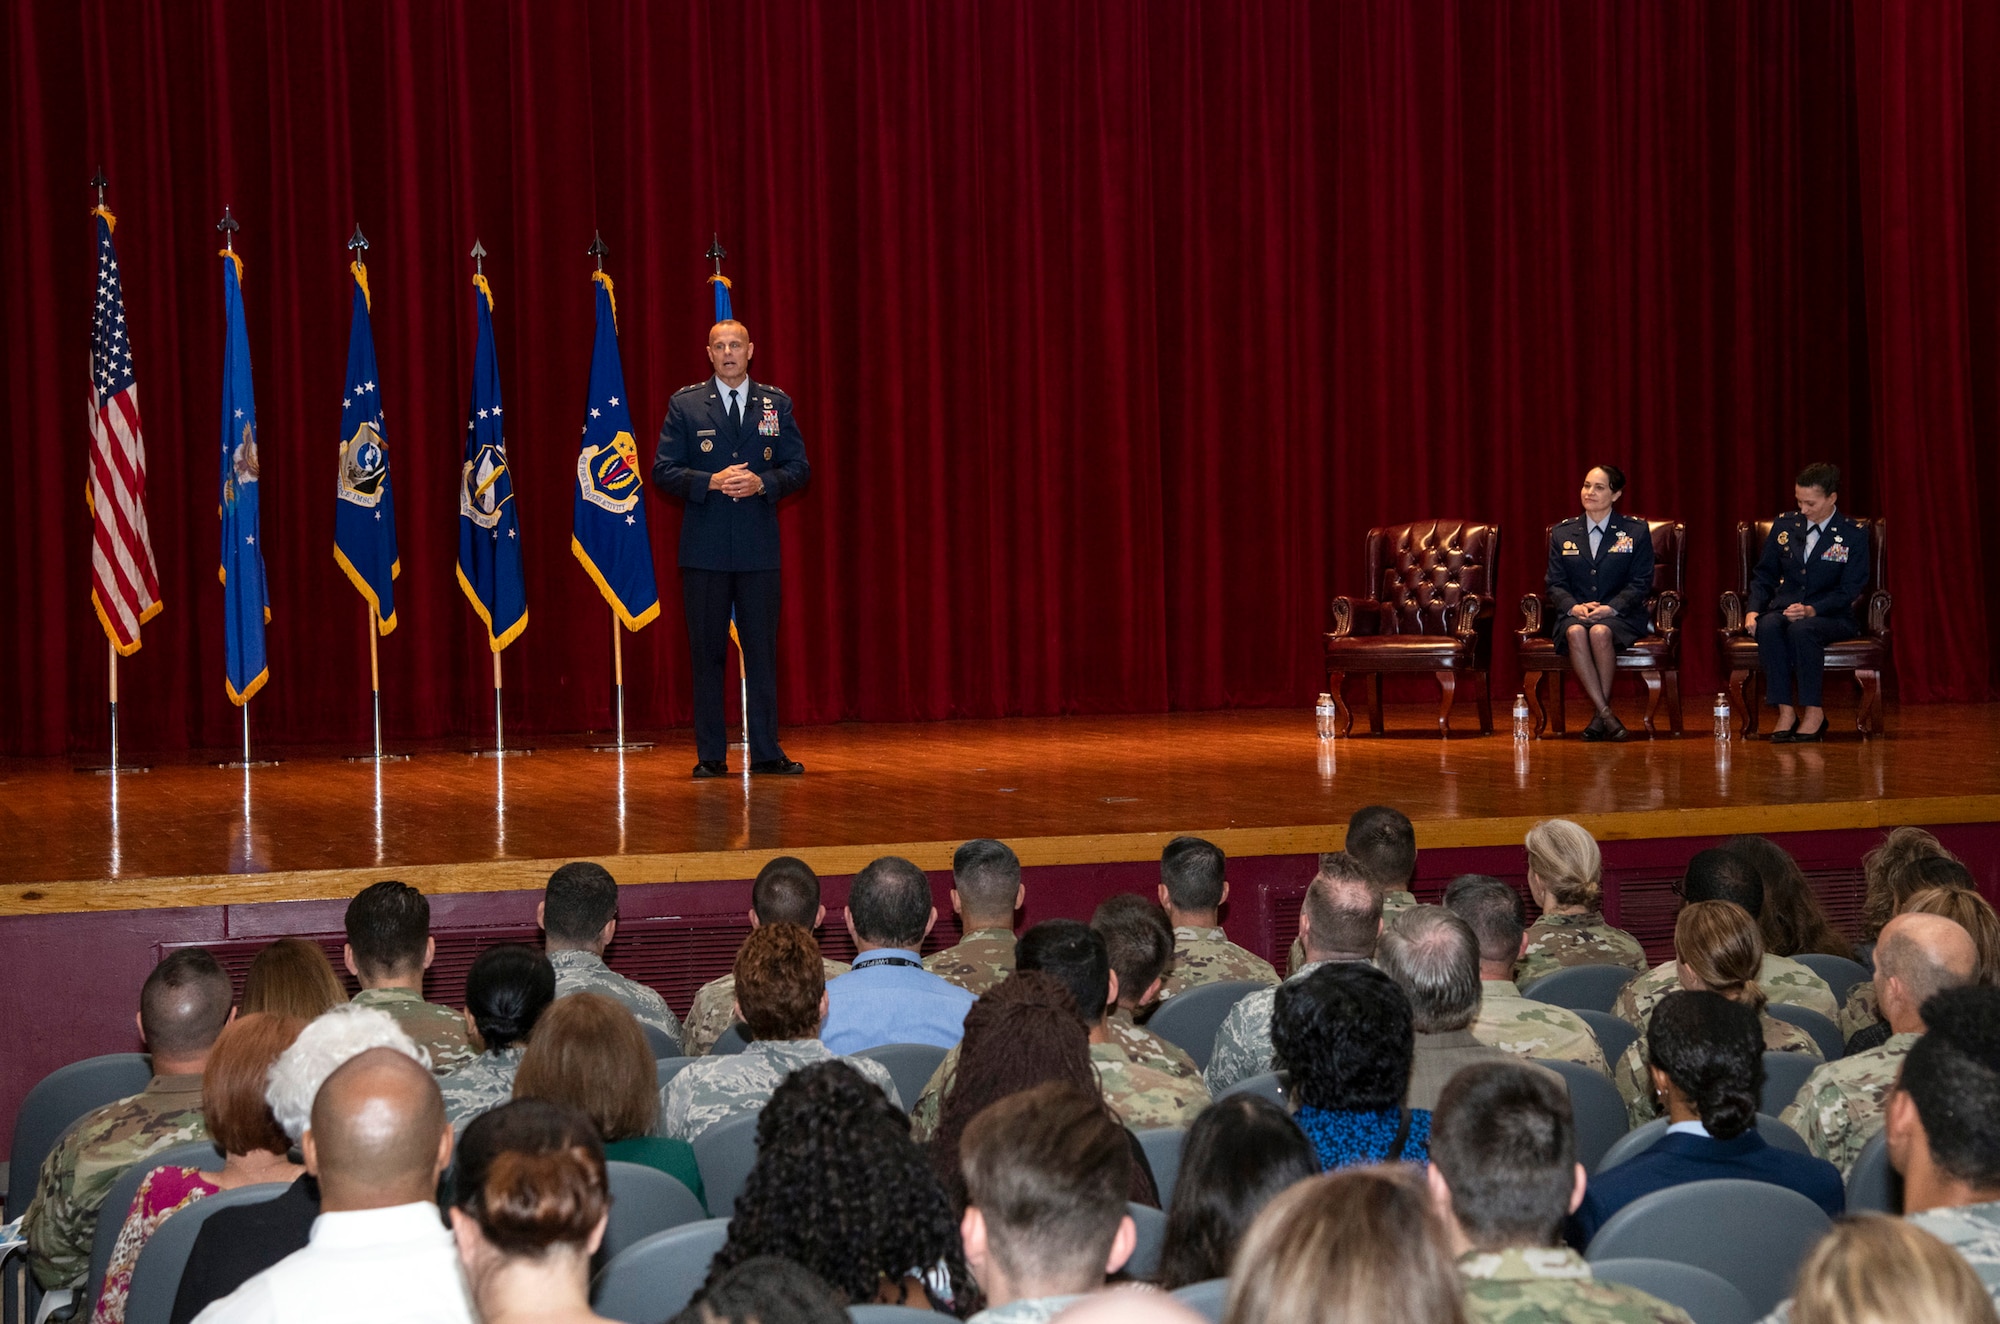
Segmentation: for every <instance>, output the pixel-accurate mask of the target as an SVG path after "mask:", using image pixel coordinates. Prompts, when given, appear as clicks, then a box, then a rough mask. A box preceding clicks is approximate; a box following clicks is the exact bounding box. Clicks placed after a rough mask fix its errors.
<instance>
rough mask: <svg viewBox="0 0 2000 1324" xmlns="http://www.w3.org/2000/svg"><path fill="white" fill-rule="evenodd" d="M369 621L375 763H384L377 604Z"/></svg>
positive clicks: (370, 611) (370, 608) (366, 626)
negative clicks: (377, 647) (376, 638)
mask: <svg viewBox="0 0 2000 1324" xmlns="http://www.w3.org/2000/svg"><path fill="white" fill-rule="evenodd" d="M367 606H368V620H367V621H366V622H365V623H364V624H363V625H362V627H361V628H362V629H363V630H365V631H366V632H367V634H368V699H369V706H370V707H371V708H372V709H373V710H374V717H375V761H376V762H377V763H380V762H381V761H382V660H381V657H380V656H379V654H378V653H377V651H376V647H375V635H376V634H377V632H378V631H379V630H380V629H381V626H380V625H379V624H377V622H378V621H379V620H380V616H379V615H378V613H377V612H376V610H375V604H374V603H372V602H371V603H369V604H367Z"/></svg>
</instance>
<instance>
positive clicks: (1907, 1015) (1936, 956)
mask: <svg viewBox="0 0 2000 1324" xmlns="http://www.w3.org/2000/svg"><path fill="white" fill-rule="evenodd" d="M1978 971H1979V948H1978V946H1977V945H1976V944H1974V942H1973V941H1972V935H1971V934H1969V933H1967V932H1966V931H1965V928H1964V926H1963V925H1961V924H1959V923H1958V922H1957V921H1956V920H1951V919H1947V918H1945V917H1944V916H1943V915H1928V914H1924V913H1922V912H1910V913H1907V914H1902V915H1898V916H1896V918H1894V919H1892V920H1890V921H1889V922H1888V923H1887V924H1886V925H1884V926H1883V928H1882V936H1881V938H1880V940H1879V941H1878V942H1877V943H1876V946H1875V990H1876V994H1877V996H1878V998H1879V999H1880V1000H1881V1003H1882V1014H1883V1016H1884V1017H1885V1018H1886V1019H1887V1020H1888V1022H1889V1028H1890V1029H1892V1030H1894V1031H1895V1032H1896V1033H1897V1034H1911V1033H1921V1032H1922V1030H1923V1028H1924V1022H1923V1014H1922V1013H1923V1006H1924V1004H1925V1003H1926V1002H1928V1001H1930V1000H1931V999H1932V998H1933V997H1935V996H1936V995H1937V994H1939V993H1942V992H1944V991H1945V990H1946V989H1948V988H1963V987H1964V986H1965V985H1967V984H1970V983H1971V982H1972V981H1973V979H1974V977H1975V976H1976V975H1977V974H1978Z"/></svg>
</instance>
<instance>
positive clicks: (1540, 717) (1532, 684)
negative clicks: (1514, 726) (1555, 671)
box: [1521, 671, 1549, 736]
mask: <svg viewBox="0 0 2000 1324" xmlns="http://www.w3.org/2000/svg"><path fill="white" fill-rule="evenodd" d="M1548 674H1549V673H1548V672H1546V671H1529V672H1524V673H1523V674H1522V676H1521V696H1522V697H1523V698H1525V699H1526V700H1527V701H1528V730H1529V731H1530V732H1532V733H1533V734H1535V735H1537V736H1539V735H1541V733H1542V732H1543V731H1545V730H1547V729H1548V725H1549V714H1548V710H1547V709H1545V708H1543V707H1542V681H1543V679H1544V678H1545V677H1547V675H1548Z"/></svg>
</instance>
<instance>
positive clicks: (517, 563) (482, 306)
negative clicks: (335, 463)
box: [458, 250, 528, 653]
mask: <svg viewBox="0 0 2000 1324" xmlns="http://www.w3.org/2000/svg"><path fill="white" fill-rule="evenodd" d="M481 252H482V253H483V250H481ZM472 285H473V292H472V304H473V309H474V313H475V315H476V317H477V318H478V322H479V341H478V345H477V348H476V349H475V350H474V351H473V357H472V404H471V406H470V407H469V408H467V410H466V419H465V462H464V465H463V467H462V468H461V469H460V471H459V483H458V586H459V587H460V588H462V589H464V590H465V597H466V600H467V601H468V602H470V603H471V604H472V609H473V610H474V611H476V612H478V613H479V619H480V620H481V621H484V622H485V624H486V643H487V647H489V648H491V649H492V650H493V651H494V652H496V653H497V652H499V651H500V650H501V649H503V648H505V647H506V646H507V645H508V644H511V643H513V642H514V640H516V639H518V638H519V637H520V635H521V631H523V630H525V629H527V628H528V592H527V585H526V583H525V582H524V581H523V579H522V577H521V521H520V513H519V512H518V511H517V510H516V509H515V506H514V475H513V474H512V472H510V470H509V468H508V463H507V438H506V433H505V431H504V429H503V428H502V426H501V409H500V356H499V353H498V352H497V351H496V350H495V349H494V347H493V287H492V286H491V285H489V284H487V283H486V277H485V276H483V275H475V276H474V277H473V278H472Z"/></svg>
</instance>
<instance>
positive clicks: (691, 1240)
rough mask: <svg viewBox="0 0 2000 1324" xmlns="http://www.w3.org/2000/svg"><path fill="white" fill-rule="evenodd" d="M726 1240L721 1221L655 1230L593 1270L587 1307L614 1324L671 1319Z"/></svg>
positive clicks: (726, 1224)
mask: <svg viewBox="0 0 2000 1324" xmlns="http://www.w3.org/2000/svg"><path fill="white" fill-rule="evenodd" d="M703 1180H707V1178H706V1177H705V1176H704V1178H703ZM727 1240H729V1220H728V1219H726V1218H708V1219H703V1220H702V1221H701V1222H699V1223H687V1224H683V1225H682V1226H680V1227H677V1228H670V1229H668V1230H667V1231H665V1232H655V1233H654V1234H653V1235H652V1236H650V1237H647V1238H646V1239H645V1240H643V1241H641V1242H638V1243H637V1244H635V1245H631V1246H627V1247H626V1248H625V1249H624V1250H623V1251H622V1252H621V1253H620V1254H618V1255H617V1256H616V1257H615V1258H613V1259H612V1261H611V1263H609V1264H607V1265H605V1266H604V1268H603V1269H602V1270H600V1271H599V1272H598V1275H597V1280H596V1281H595V1282H594V1283H592V1284H591V1287H590V1304H591V1308H592V1309H593V1310H595V1311H596V1312H597V1313H598V1314H600V1315H602V1316H604V1317H605V1318H606V1319H615V1320H617V1321H619V1324H659V1322H660V1321H661V1320H663V1319H672V1318H673V1317H674V1316H675V1315H678V1314H680V1313H681V1311H683V1310H685V1309H686V1308H687V1303H688V1302H689V1301H691V1300H693V1299H694V1294H695V1293H696V1292H698V1291H700V1290H701V1285H702V1284H703V1283H705V1282H707V1281H708V1264H709V1261H710V1260H713V1259H714V1258H715V1253H716V1252H717V1251H719V1250H721V1249H722V1246H723V1243H724V1242H726V1241H727Z"/></svg>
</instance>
